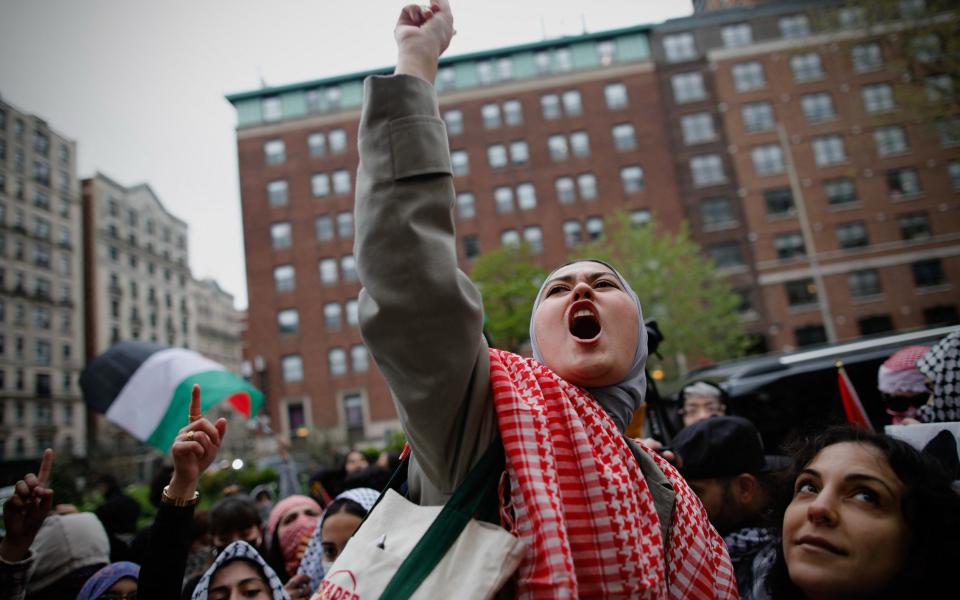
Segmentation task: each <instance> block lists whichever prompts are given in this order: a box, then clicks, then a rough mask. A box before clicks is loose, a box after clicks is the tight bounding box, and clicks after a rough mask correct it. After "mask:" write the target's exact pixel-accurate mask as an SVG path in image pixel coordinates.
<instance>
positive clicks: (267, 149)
mask: <svg viewBox="0 0 960 600" xmlns="http://www.w3.org/2000/svg"><path fill="white" fill-rule="evenodd" d="M263 157H264V160H265V161H266V163H267V164H268V165H279V164H282V163H283V162H284V161H285V160H287V150H286V147H285V146H284V145H283V140H269V141H267V142H264V144H263Z"/></svg>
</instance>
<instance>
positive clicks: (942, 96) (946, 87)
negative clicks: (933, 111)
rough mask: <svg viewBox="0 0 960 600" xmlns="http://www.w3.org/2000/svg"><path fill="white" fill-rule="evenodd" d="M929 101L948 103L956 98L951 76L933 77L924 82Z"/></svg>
mask: <svg viewBox="0 0 960 600" xmlns="http://www.w3.org/2000/svg"><path fill="white" fill-rule="evenodd" d="M923 88H924V91H925V92H926V94H927V101H928V102H931V103H941V102H948V101H949V100H950V99H951V98H953V96H954V91H953V78H952V77H951V76H950V75H931V76H929V77H927V78H926V79H924V80H923Z"/></svg>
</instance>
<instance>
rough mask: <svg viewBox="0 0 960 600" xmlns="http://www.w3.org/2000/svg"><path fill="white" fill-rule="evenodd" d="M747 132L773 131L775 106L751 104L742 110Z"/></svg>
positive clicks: (765, 103)
mask: <svg viewBox="0 0 960 600" xmlns="http://www.w3.org/2000/svg"><path fill="white" fill-rule="evenodd" d="M740 115H741V116H742V117H743V126H744V127H745V128H746V129H747V131H765V130H767V129H773V105H772V104H770V103H769V102H751V103H750V104H744V105H743V107H742V108H741V109H740Z"/></svg>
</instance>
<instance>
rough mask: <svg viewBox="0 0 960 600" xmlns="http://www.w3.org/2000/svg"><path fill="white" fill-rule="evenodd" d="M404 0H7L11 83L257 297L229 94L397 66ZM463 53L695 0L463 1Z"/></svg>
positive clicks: (5, 81) (200, 254)
mask: <svg viewBox="0 0 960 600" xmlns="http://www.w3.org/2000/svg"><path fill="white" fill-rule="evenodd" d="M407 3H408V2H405V1H403V0H346V1H344V2H337V3H334V2H330V1H326V0H274V1H272V2H267V1H262V0H192V1H190V2H187V1H185V0H153V1H151V2H147V1H145V0H0V95H2V97H3V99H4V100H5V101H7V102H9V103H10V104H13V105H14V106H16V107H17V108H19V109H21V110H24V111H26V112H29V113H33V114H36V115H38V116H40V117H42V118H44V119H45V120H46V121H47V123H48V124H49V125H50V126H51V127H52V128H54V129H56V130H57V131H59V132H60V133H62V134H64V135H66V136H67V137H70V138H73V139H75V140H76V141H77V144H78V161H79V175H80V176H81V177H88V176H90V175H92V174H93V173H94V172H96V171H101V172H103V173H104V174H106V175H108V176H109V177H111V178H113V179H115V180H117V181H119V182H120V183H122V184H124V185H135V184H138V183H142V182H145V183H148V184H149V185H150V186H151V187H152V188H153V190H154V191H155V192H156V193H157V195H158V196H159V197H160V199H161V201H162V202H163V203H164V205H165V206H166V207H167V209H168V210H169V211H170V212H172V213H173V214H175V215H177V216H178V217H180V218H182V219H184V220H185V221H186V222H187V223H189V225H190V266H191V268H192V269H193V273H194V275H195V276H197V277H214V278H215V279H217V281H219V282H220V284H221V286H222V287H223V288H224V289H226V290H227V291H229V292H230V293H232V294H234V296H235V301H236V304H237V307H238V308H243V307H246V304H247V289H246V278H245V271H244V265H243V233H242V227H241V221H240V203H239V200H240V192H239V186H238V183H237V179H238V176H237V160H236V138H235V133H234V124H235V114H234V111H233V109H232V107H231V106H230V104H229V103H228V102H227V101H226V100H224V97H223V96H224V94H227V93H230V92H238V91H245V90H250V89H255V88H257V87H259V82H260V78H261V77H262V78H263V79H264V80H265V81H266V82H267V83H268V84H269V85H280V84H285V83H293V82H297V81H303V80H308V79H317V78H321V77H328V76H331V75H338V74H342V73H349V72H352V71H358V70H363V69H369V68H374V67H381V66H385V65H389V64H392V63H393V61H394V59H395V55H396V51H395V47H394V44H393V34H392V32H393V25H394V23H395V21H396V17H397V15H398V14H399V12H400V8H401V7H403V5H404V4H407ZM453 9H454V15H455V18H456V28H457V31H458V35H457V36H456V38H454V40H453V43H452V44H451V46H450V49H449V50H448V51H447V52H448V53H449V54H462V53H465V52H472V51H476V50H485V49H490V48H496V47H499V46H504V45H510V44H518V43H524V42H531V41H537V40H541V39H543V38H544V35H546V36H547V37H557V36H560V35H564V34H576V33H581V32H582V31H583V28H584V25H586V28H587V30H588V31H590V32H594V31H601V30H604V29H613V28H617V27H626V26H630V25H637V24H641V23H653V22H659V21H663V20H665V19H668V18H671V17H677V16H684V15H687V14H689V13H690V12H691V8H690V1H689V0H512V1H504V0H460V1H459V2H458V1H456V0H454V2H453Z"/></svg>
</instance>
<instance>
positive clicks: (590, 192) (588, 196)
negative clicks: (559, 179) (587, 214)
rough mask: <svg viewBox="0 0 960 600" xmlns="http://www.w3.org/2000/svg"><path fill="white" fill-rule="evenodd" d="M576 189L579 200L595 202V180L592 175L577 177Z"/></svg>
mask: <svg viewBox="0 0 960 600" xmlns="http://www.w3.org/2000/svg"><path fill="white" fill-rule="evenodd" d="M577 188H578V190H579V191H580V198H582V199H584V200H596V198H597V178H596V176H595V175H594V174H593V173H581V174H580V175H577Z"/></svg>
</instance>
